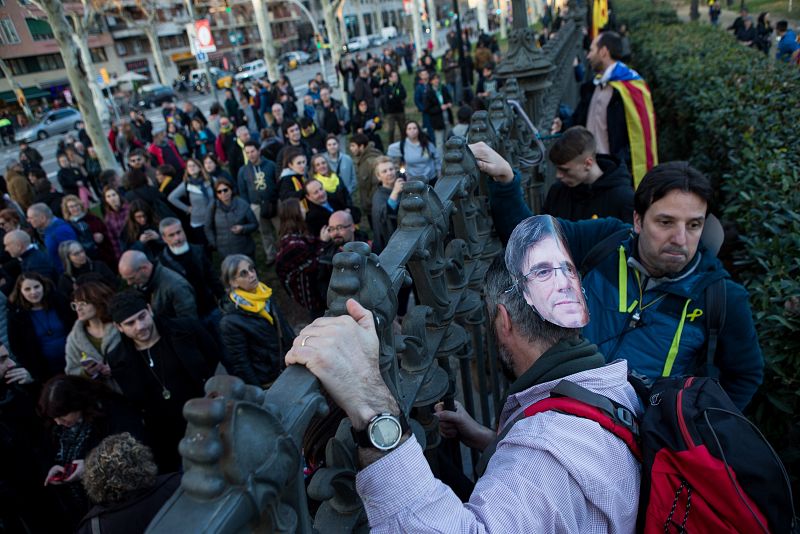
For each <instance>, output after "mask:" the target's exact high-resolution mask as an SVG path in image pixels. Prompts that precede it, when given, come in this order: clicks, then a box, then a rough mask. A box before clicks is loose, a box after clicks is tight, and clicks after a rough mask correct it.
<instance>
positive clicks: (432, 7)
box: [425, 0, 439, 54]
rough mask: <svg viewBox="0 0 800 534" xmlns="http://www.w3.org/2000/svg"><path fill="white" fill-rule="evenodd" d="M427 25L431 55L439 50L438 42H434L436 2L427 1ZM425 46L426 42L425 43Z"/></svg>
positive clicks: (433, 0)
mask: <svg viewBox="0 0 800 534" xmlns="http://www.w3.org/2000/svg"><path fill="white" fill-rule="evenodd" d="M426 9H427V11H428V24H429V25H430V28H431V33H430V34H428V35H429V36H430V39H431V42H433V50H432V51H431V53H432V54H436V49H437V48H439V44H438V41H437V40H436V19H437V16H436V0H428V6H427V8H426ZM425 44H426V45H427V42H426V43H425Z"/></svg>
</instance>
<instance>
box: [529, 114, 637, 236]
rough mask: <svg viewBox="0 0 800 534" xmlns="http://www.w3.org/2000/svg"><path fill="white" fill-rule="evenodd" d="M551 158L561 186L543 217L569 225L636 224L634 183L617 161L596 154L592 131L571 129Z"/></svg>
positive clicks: (549, 195)
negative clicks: (606, 219)
mask: <svg viewBox="0 0 800 534" xmlns="http://www.w3.org/2000/svg"><path fill="white" fill-rule="evenodd" d="M548 157H549V159H550V161H551V163H553V165H554V166H555V167H556V177H557V178H558V179H559V182H558V183H555V184H553V185H552V186H551V187H550V191H548V192H547V198H546V199H545V201H544V206H543V208H542V211H543V212H544V213H546V214H548V215H552V216H553V217H559V218H562V219H567V220H570V221H580V220H584V219H602V218H603V217H615V218H617V219H619V220H621V221H623V222H626V223H628V224H630V223H632V222H633V185H632V184H633V179H632V178H631V175H630V173H629V172H628V169H627V167H626V166H625V164H624V163H622V162H620V160H619V159H618V158H616V157H614V156H607V155H605V154H597V150H596V144H595V140H594V136H593V135H592V133H591V132H590V131H589V130H587V129H586V128H584V127H583V126H574V127H572V128H570V129H569V130H567V131H566V132H564V135H562V136H561V138H559V139H558V140H557V141H556V142H555V143H554V144H553V146H552V148H551V149H550V154H549V156H548Z"/></svg>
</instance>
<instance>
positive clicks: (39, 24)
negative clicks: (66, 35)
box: [25, 18, 53, 41]
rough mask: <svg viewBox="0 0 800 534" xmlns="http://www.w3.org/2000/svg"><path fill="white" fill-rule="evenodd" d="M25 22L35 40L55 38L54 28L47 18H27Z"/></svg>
mask: <svg viewBox="0 0 800 534" xmlns="http://www.w3.org/2000/svg"><path fill="white" fill-rule="evenodd" d="M25 22H26V23H27V24H28V31H30V32H31V37H33V40H34V41H48V40H50V39H52V38H53V29H52V28H51V27H50V25H49V24H48V23H47V21H46V20H39V19H30V18H26V19H25Z"/></svg>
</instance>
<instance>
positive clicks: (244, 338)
mask: <svg viewBox="0 0 800 534" xmlns="http://www.w3.org/2000/svg"><path fill="white" fill-rule="evenodd" d="M220 308H221V310H222V320H221V321H220V325H219V326H220V332H221V334H222V342H223V344H224V345H225V350H226V353H227V358H228V361H227V362H226V364H225V367H226V369H227V370H228V372H229V373H230V374H232V375H234V376H238V377H239V378H241V379H242V380H244V381H245V382H246V383H247V384H252V385H255V386H261V385H264V384H268V383H271V382H273V381H275V379H276V378H277V377H278V374H279V373H280V370H281V368H282V367H283V357H284V356H285V355H286V351H287V350H289V348H291V346H292V341H293V340H294V332H293V331H292V329H291V327H290V326H289V325H288V324H287V323H286V322H285V321H284V320H283V317H282V315H281V313H280V310H278V307H277V305H276V303H275V300H274V298H273V299H271V300H270V313H271V315H272V317H273V318H274V319H275V321H276V323H277V324H280V326H281V335H280V336H279V335H278V330H277V328H276V327H275V326H274V325H272V324H270V323H269V321H268V320H267V319H265V318H264V317H261V316H260V315H257V314H254V313H250V312H247V311H245V310H243V309H241V308H239V307H238V306H237V305H236V304H234V302H233V301H232V300H231V299H230V297H229V296H227V295H226V296H224V297H223V298H222V303H221V304H220Z"/></svg>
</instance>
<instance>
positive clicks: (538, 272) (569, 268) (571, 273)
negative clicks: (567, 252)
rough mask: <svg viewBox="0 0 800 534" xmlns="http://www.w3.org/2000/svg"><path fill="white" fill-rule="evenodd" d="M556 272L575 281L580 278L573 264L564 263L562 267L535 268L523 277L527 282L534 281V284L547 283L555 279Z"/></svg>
mask: <svg viewBox="0 0 800 534" xmlns="http://www.w3.org/2000/svg"><path fill="white" fill-rule="evenodd" d="M556 271H561V272H562V273H563V274H564V276H566V277H567V278H572V279H575V278H577V277H578V271H577V269H575V266H574V265H572V264H571V263H568V262H565V261H562V262H561V266H560V267H534V268H533V269H531V270H530V272H529V273H528V274H526V275H525V276H523V278H525V280H533V281H534V282H547V281H548V280H550V279H551V278H552V277H553V274H554V273H555V272H556Z"/></svg>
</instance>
